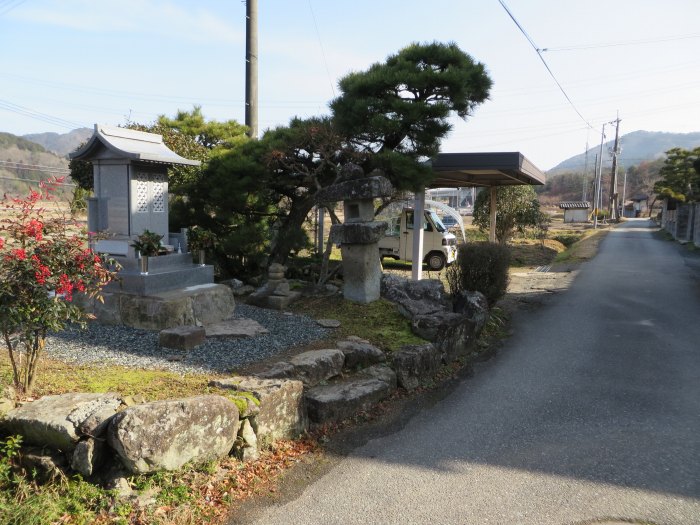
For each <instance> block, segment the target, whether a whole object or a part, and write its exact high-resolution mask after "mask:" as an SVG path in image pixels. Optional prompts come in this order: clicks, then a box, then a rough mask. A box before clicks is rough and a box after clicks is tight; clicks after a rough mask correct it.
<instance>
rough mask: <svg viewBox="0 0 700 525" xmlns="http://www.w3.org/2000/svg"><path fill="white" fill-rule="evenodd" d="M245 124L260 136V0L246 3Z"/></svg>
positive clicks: (250, 131)
mask: <svg viewBox="0 0 700 525" xmlns="http://www.w3.org/2000/svg"><path fill="white" fill-rule="evenodd" d="M245 34H246V40H245V125H246V126H248V136H249V137H251V138H254V139H255V138H257V137H258V0H246V3H245Z"/></svg>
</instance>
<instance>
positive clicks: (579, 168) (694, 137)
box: [547, 130, 700, 175]
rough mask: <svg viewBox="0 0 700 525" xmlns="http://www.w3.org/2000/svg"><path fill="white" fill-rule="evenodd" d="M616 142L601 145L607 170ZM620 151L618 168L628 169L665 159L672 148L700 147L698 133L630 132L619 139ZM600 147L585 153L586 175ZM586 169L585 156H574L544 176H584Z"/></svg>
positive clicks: (699, 134)
mask: <svg viewBox="0 0 700 525" xmlns="http://www.w3.org/2000/svg"><path fill="white" fill-rule="evenodd" d="M614 143H615V141H614V140H609V141H607V142H605V143H604V144H603V166H606V167H609V166H610V162H611V158H612V156H611V155H610V152H611V151H612V148H613V146H614ZM620 144H621V148H620V149H621V151H620V155H619V156H618V158H617V159H618V165H621V166H624V167H631V166H636V165H638V164H640V163H641V162H643V161H649V160H655V159H659V158H664V156H665V153H666V152H667V151H668V150H669V149H671V148H683V149H694V148H697V147H698V146H700V131H695V132H691V133H672V132H666V131H644V130H638V131H632V132H630V133H627V134H625V135H622V136H621V137H620ZM599 151H600V145H598V146H594V147H592V148H589V149H588V152H587V153H588V172H589V173H590V172H592V171H593V167H594V164H595V158H596V155H597V154H598V153H599ZM585 166H586V153H581V154H579V155H574V156H573V157H569V158H568V159H566V160H564V161H562V162H560V163H559V164H557V165H556V166H554V167H553V168H551V169H549V170H547V175H558V174H561V173H567V172H571V171H575V172H583V171H584V167H585Z"/></svg>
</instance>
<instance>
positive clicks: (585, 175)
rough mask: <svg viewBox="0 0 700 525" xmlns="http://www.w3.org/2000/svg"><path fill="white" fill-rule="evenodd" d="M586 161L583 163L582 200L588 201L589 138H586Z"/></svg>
mask: <svg viewBox="0 0 700 525" xmlns="http://www.w3.org/2000/svg"><path fill="white" fill-rule="evenodd" d="M584 158H585V161H584V164H583V192H582V194H581V201H583V202H586V197H587V196H588V180H587V179H588V139H586V153H585V157H584Z"/></svg>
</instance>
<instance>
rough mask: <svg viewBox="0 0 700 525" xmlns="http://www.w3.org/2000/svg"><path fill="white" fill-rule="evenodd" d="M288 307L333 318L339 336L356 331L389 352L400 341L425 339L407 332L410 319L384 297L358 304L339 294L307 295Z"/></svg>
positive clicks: (315, 316) (318, 316) (319, 317)
mask: <svg viewBox="0 0 700 525" xmlns="http://www.w3.org/2000/svg"><path fill="white" fill-rule="evenodd" d="M291 308H292V310H293V311H295V312H297V313H302V314H306V315H309V316H311V317H314V318H317V319H321V318H325V319H329V318H330V319H337V320H338V321H340V323H341V326H340V328H339V329H338V330H339V334H340V335H341V336H342V337H347V336H349V335H356V336H358V337H362V338H363V339H367V340H369V341H370V342H371V343H372V344H374V345H376V346H378V347H380V348H382V349H383V350H388V351H390V352H391V351H396V350H398V349H399V347H401V346H403V345H407V344H422V343H425V341H424V340H423V339H421V338H420V337H418V336H416V335H413V333H411V323H410V321H409V320H408V319H406V318H404V317H402V316H401V314H399V312H398V310H397V309H396V305H394V303H391V302H389V301H386V300H384V299H380V300H378V301H374V302H372V303H369V304H358V303H354V302H352V301H347V300H345V299H343V298H342V297H339V296H330V297H307V298H302V299H300V300H299V301H296V302H294V303H292V306H291Z"/></svg>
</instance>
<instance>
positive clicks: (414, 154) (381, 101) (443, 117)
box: [331, 42, 491, 190]
mask: <svg viewBox="0 0 700 525" xmlns="http://www.w3.org/2000/svg"><path fill="white" fill-rule="evenodd" d="M338 85H339V87H340V91H341V94H340V96H338V97H337V98H336V99H335V100H333V101H332V102H331V110H332V112H333V119H334V122H335V125H336V128H337V129H338V131H339V132H340V133H341V134H343V135H344V136H345V138H346V140H347V141H348V143H349V144H351V145H352V146H353V147H355V148H356V149H357V150H358V151H360V152H365V153H371V155H369V156H368V157H367V161H366V163H365V166H364V167H365V168H366V169H365V171H366V172H369V171H371V170H372V169H374V168H379V169H381V170H382V171H383V172H384V173H385V174H386V176H387V177H388V178H389V179H390V180H391V181H392V183H393V184H394V185H395V186H396V187H397V188H399V189H409V190H416V189H419V188H421V187H423V186H425V185H426V184H427V183H428V182H429V181H430V179H431V178H432V170H431V169H430V167H429V166H426V165H425V164H424V163H423V162H422V161H424V160H426V159H429V158H431V157H434V156H435V155H437V153H438V152H439V149H440V143H441V142H442V140H443V139H444V138H445V137H446V136H447V134H448V132H449V131H450V129H451V126H450V124H449V122H448V118H449V117H450V116H451V115H457V116H459V117H461V118H463V119H466V118H467V117H468V116H470V115H471V113H472V112H473V110H474V109H475V108H476V106H478V105H479V104H481V103H482V102H484V101H485V100H486V99H487V98H488V95H489V90H490V89H491V79H490V78H489V76H488V74H487V73H486V68H485V66H484V65H483V64H481V63H479V62H475V61H474V59H472V57H471V56H469V55H468V54H467V53H465V52H464V51H462V50H461V49H460V48H459V47H458V46H457V45H456V44H454V43H449V44H443V43H439V42H433V43H428V44H417V43H414V44H411V45H409V46H408V47H405V48H404V49H402V50H400V51H399V52H398V53H396V54H395V55H390V56H389V57H388V58H387V59H386V62H384V63H376V64H374V65H372V66H371V67H370V68H369V69H368V70H366V71H360V72H354V73H350V74H349V75H347V76H345V77H344V78H342V79H341V80H340V82H339V84H338Z"/></svg>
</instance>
